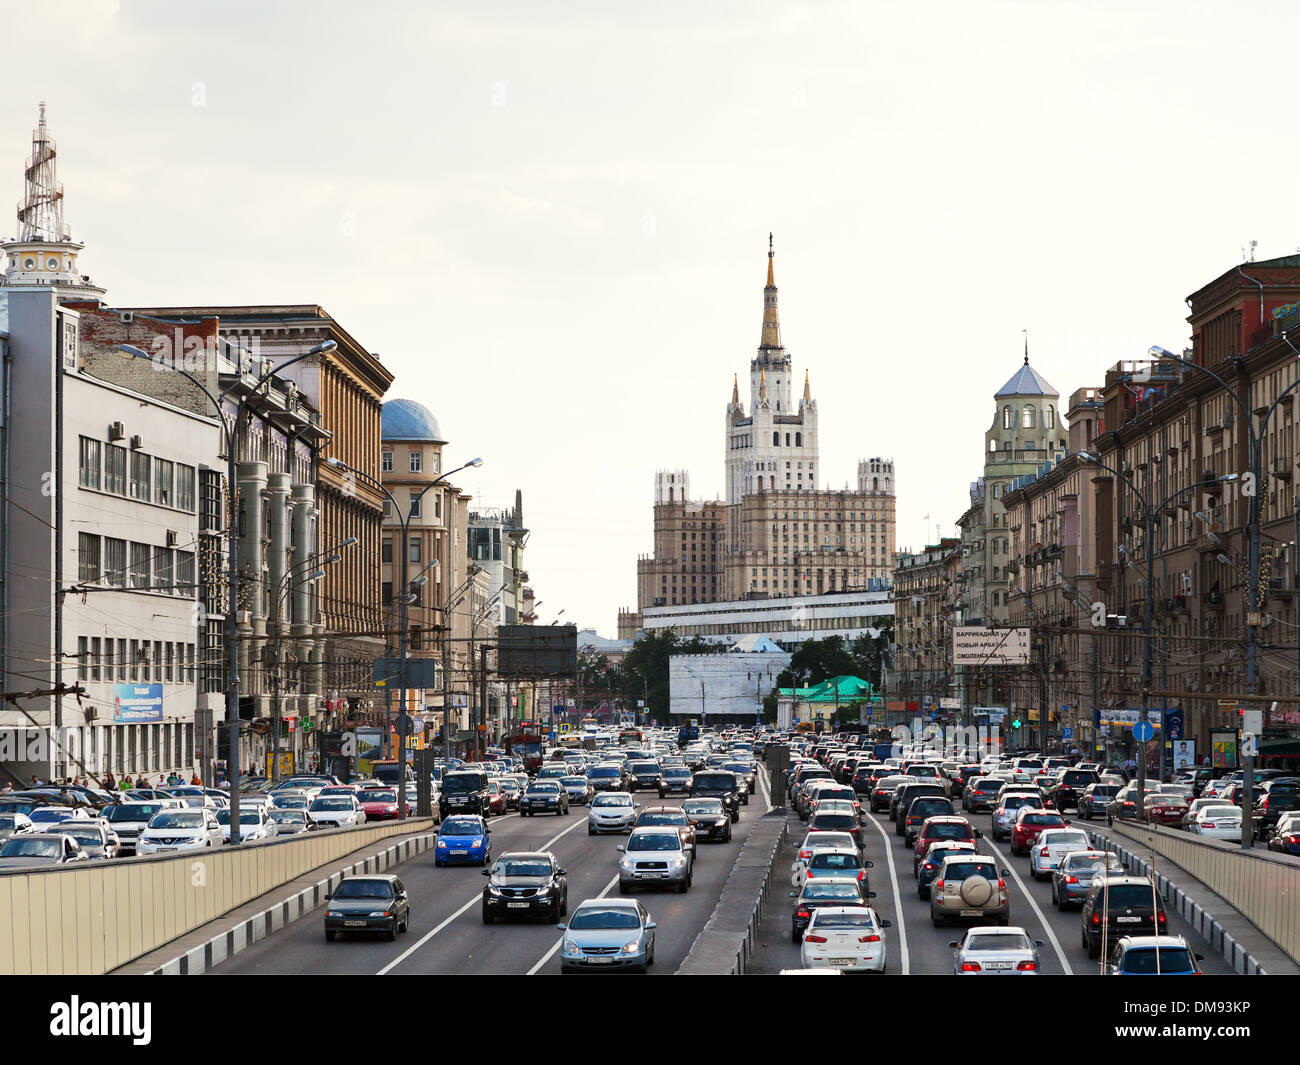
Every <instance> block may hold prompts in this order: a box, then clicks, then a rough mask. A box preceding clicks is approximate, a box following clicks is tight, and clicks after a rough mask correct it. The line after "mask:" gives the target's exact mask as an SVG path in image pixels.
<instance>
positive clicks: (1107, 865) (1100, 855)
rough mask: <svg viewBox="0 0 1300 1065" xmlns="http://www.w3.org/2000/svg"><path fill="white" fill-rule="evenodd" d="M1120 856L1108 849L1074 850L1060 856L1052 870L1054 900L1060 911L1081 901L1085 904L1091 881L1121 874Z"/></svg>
mask: <svg viewBox="0 0 1300 1065" xmlns="http://www.w3.org/2000/svg"><path fill="white" fill-rule="evenodd" d="M1123 872H1124V866H1123V865H1121V864H1120V860H1119V858H1118V857H1117V856H1116V855H1114V854H1110V853H1107V852H1105V851H1091V850H1088V851H1074V852H1073V853H1071V854H1067V855H1066V856H1065V857H1064V858H1062V859H1061V864H1060V865H1058V866H1057V867H1056V869H1055V870H1053V872H1052V901H1053V902H1054V903H1056V908H1057V909H1058V910H1064V909H1065V908H1066V907H1067V906H1073V905H1074V904H1075V903H1078V904H1079V905H1080V906H1082V905H1083V902H1084V900H1085V899H1086V898H1087V897H1088V890H1089V889H1090V888H1091V887H1092V882H1093V880H1095V879H1096V878H1097V877H1099V876H1103V875H1107V874H1110V873H1115V874H1117V875H1122V874H1123Z"/></svg>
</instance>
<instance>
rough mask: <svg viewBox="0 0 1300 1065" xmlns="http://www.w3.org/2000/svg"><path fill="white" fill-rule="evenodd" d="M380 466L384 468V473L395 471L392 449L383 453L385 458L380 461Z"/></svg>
mask: <svg viewBox="0 0 1300 1065" xmlns="http://www.w3.org/2000/svg"><path fill="white" fill-rule="evenodd" d="M379 468H380V470H382V471H383V472H384V473H392V472H393V453H392V452H391V451H385V452H384V454H383V458H382V459H381V460H380V463H379Z"/></svg>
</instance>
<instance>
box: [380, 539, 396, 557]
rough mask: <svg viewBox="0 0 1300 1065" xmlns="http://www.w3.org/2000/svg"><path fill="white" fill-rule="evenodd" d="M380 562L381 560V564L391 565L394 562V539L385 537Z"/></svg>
mask: <svg viewBox="0 0 1300 1065" xmlns="http://www.w3.org/2000/svg"><path fill="white" fill-rule="evenodd" d="M379 560H380V561H381V562H387V563H390V564H391V563H392V561H393V538H392V537H391V536H385V537H384V542H383V546H382V548H381V549H380V556H379Z"/></svg>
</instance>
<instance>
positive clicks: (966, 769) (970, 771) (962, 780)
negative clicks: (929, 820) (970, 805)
mask: <svg viewBox="0 0 1300 1065" xmlns="http://www.w3.org/2000/svg"><path fill="white" fill-rule="evenodd" d="M980 775H981V773H980V767H979V766H977V765H963V766H958V767H957V772H956V773H954V774H953V775H952V777H951V778H950V782H949V784H948V795H949V797H950V798H953V799H960V798H961V796H962V792H964V791H965V790H966V782H967V781H968V780H971V779H973V778H974V777H978V776H980Z"/></svg>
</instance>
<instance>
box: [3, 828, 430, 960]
mask: <svg viewBox="0 0 1300 1065" xmlns="http://www.w3.org/2000/svg"><path fill="white" fill-rule="evenodd" d="M433 823H434V822H433V821H432V820H431V819H429V818H410V819H408V820H406V821H390V822H386V823H385V824H382V825H379V824H375V825H362V826H361V827H360V828H348V829H339V830H327V831H324V832H311V833H306V834H303V835H299V836H293V837H288V838H285V839H283V840H270V841H268V842H266V843H259V844H251V845H247V844H246V845H244V846H241V847H222V848H220V849H216V848H214V849H212V850H203V851H190V852H188V853H181V854H166V855H151V856H149V857H142V858H131V859H122V860H120V861H110V862H89V863H86V864H84V865H83V864H79V865H76V866H73V867H70V868H63V869H49V870H31V871H26V870H24V871H19V872H7V873H0V973H5V974H28V973H32V974H41V975H46V974H63V973H69V974H71V973H77V974H97V973H105V972H108V971H109V970H110V969H115V968H117V967H118V966H119V965H124V964H125V963H127V962H129V961H131V960H132V959H133V958H138V957H139V956H140V955H142V954H146V953H148V952H149V951H151V950H154V949H156V948H157V947H159V946H161V945H162V944H164V943H166V942H168V941H170V940H172V939H175V938H176V937H177V936H181V935H184V934H185V933H186V932H189V931H191V930H193V929H195V928H197V927H199V926H200V925H202V924H205V923H207V922H208V921H211V920H213V919H214V918H217V917H220V916H221V915H222V914H224V913H228V912H229V911H231V910H233V909H234V908H235V907H237V906H242V905H243V904H244V903H246V902H248V901H249V900H250V899H255V898H257V897H258V896H259V895H262V894H265V893H266V892H268V891H271V890H273V889H274V888H276V887H279V886H280V885H281V884H286V883H288V882H289V881H291V880H294V879H295V878H297V877H299V876H301V875H302V874H303V873H306V872H308V871H310V870H312V869H316V868H318V867H320V866H322V865H326V864H328V863H330V862H334V861H337V860H338V859H340V858H342V857H343V856H344V855H347V854H350V853H352V852H353V851H355V850H358V849H360V848H362V847H367V846H370V845H371V844H373V843H376V842H378V841H379V840H382V839H385V838H387V837H388V836H395V835H407V834H410V833H414V832H418V831H420V830H421V829H424V830H428V829H430V828H431V827H432V826H433Z"/></svg>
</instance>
